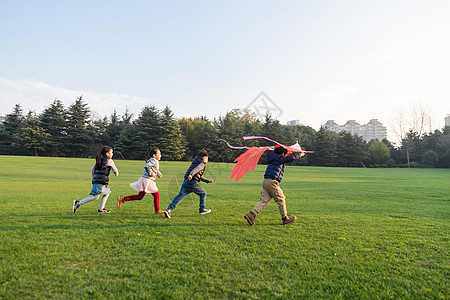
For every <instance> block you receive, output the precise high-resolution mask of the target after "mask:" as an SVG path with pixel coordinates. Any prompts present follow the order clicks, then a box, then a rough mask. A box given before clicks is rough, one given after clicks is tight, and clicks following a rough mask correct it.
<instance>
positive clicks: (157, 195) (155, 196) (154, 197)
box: [152, 192, 159, 211]
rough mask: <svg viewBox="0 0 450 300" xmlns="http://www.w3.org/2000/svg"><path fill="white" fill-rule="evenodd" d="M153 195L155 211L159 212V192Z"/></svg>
mask: <svg viewBox="0 0 450 300" xmlns="http://www.w3.org/2000/svg"><path fill="white" fill-rule="evenodd" d="M152 195H153V206H154V207H155V211H159V192H155V193H152Z"/></svg>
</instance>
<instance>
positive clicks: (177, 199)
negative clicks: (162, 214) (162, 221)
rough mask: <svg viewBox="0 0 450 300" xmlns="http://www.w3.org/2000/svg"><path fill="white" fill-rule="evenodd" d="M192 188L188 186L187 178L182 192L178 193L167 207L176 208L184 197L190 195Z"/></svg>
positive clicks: (182, 186)
mask: <svg viewBox="0 0 450 300" xmlns="http://www.w3.org/2000/svg"><path fill="white" fill-rule="evenodd" d="M191 192H192V191H191V189H190V188H189V187H188V184H187V183H186V180H185V181H184V182H183V184H182V185H181V189H180V192H179V193H178V195H177V196H176V197H175V198H174V199H173V200H172V202H171V203H170V204H169V207H167V209H171V210H174V209H175V207H176V206H177V205H178V203H180V201H181V200H183V198H184V197H186V196H187V195H189V194H190V193H191Z"/></svg>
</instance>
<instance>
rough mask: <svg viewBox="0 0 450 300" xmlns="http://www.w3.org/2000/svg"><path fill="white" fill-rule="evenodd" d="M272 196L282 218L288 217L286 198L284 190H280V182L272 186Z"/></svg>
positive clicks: (270, 191)
mask: <svg viewBox="0 0 450 300" xmlns="http://www.w3.org/2000/svg"><path fill="white" fill-rule="evenodd" d="M269 193H270V196H272V198H273V199H274V200H275V202H276V203H277V204H278V210H279V211H280V215H281V218H285V217H286V216H287V212H286V197H285V196H284V193H283V190H282V189H281V188H280V185H279V183H278V182H275V183H274V184H272V186H271V189H270V190H269Z"/></svg>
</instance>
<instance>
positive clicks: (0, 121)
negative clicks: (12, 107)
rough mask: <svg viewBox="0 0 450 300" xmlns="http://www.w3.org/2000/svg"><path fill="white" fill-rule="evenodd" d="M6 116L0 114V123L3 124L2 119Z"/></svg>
mask: <svg viewBox="0 0 450 300" xmlns="http://www.w3.org/2000/svg"><path fill="white" fill-rule="evenodd" d="M5 118H6V116H5V115H1V114H0V124H3V121H5Z"/></svg>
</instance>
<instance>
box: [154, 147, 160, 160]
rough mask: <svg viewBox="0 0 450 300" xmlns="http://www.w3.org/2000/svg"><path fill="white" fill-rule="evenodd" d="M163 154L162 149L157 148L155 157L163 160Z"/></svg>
mask: <svg viewBox="0 0 450 300" xmlns="http://www.w3.org/2000/svg"><path fill="white" fill-rule="evenodd" d="M161 156H162V154H161V151H159V149H158V150H156V153H155V154H153V157H154V158H156V159H157V160H161Z"/></svg>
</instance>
